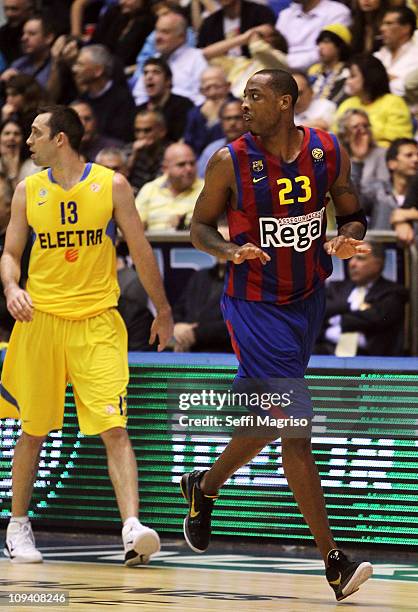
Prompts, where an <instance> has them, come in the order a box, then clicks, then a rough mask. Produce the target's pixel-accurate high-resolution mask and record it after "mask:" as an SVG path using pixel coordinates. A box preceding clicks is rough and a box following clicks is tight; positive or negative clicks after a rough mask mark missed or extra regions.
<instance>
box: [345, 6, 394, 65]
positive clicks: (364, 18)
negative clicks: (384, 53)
mask: <svg viewBox="0 0 418 612" xmlns="http://www.w3.org/2000/svg"><path fill="white" fill-rule="evenodd" d="M389 3H390V0H356V2H355V3H353V9H352V10H353V23H352V25H351V32H352V34H353V40H352V42H351V49H352V51H353V53H355V54H356V55H358V54H360V53H361V54H362V53H374V52H375V51H378V50H379V49H380V47H381V46H382V37H381V34H380V24H381V23H382V19H383V15H384V14H385V11H386V9H387V8H389Z"/></svg>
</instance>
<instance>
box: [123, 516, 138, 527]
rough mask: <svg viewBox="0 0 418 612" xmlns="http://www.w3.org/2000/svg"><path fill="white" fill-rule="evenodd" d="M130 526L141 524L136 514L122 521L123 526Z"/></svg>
mask: <svg viewBox="0 0 418 612" xmlns="http://www.w3.org/2000/svg"><path fill="white" fill-rule="evenodd" d="M128 525H129V526H130V527H137V526H141V523H140V522H139V519H138V517H137V516H129V517H128V518H127V519H126V521H124V523H123V526H124V527H126V526H128Z"/></svg>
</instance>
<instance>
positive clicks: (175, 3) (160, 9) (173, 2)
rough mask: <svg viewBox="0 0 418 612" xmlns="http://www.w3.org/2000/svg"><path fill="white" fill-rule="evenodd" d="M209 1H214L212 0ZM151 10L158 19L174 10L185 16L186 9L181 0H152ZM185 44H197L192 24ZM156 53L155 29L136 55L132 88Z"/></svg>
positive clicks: (189, 45) (191, 45) (131, 80)
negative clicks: (180, 2) (148, 60)
mask: <svg viewBox="0 0 418 612" xmlns="http://www.w3.org/2000/svg"><path fill="white" fill-rule="evenodd" d="M205 1H206V0H205ZM207 1H209V2H212V0H207ZM151 11H152V13H153V15H154V17H155V18H156V19H158V17H161V15H165V14H166V13H172V12H174V13H175V12H178V13H179V14H180V15H182V16H183V17H185V11H184V9H183V7H180V6H179V0H157V1H155V0H154V1H152V0H151ZM186 19H187V17H186ZM197 29H198V28H196V31H197ZM185 44H186V46H187V47H195V46H196V35H195V31H194V30H193V28H192V27H190V25H188V27H187V32H186V43H185ZM156 55H158V51H157V47H156V46H155V30H153V31H152V32H151V34H148V36H147V38H146V40H145V43H144V46H143V47H142V49H141V51H140V52H139V53H138V55H137V57H136V66H134V73H133V75H132V77H131V79H130V81H129V85H130V87H131V88H132V87H134V85H135V83H136V82H137V80H138V79H139V77H140V76H141V73H142V70H143V67H144V65H145V61H146V60H147V59H149V58H150V57H156Z"/></svg>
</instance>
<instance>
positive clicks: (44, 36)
mask: <svg viewBox="0 0 418 612" xmlns="http://www.w3.org/2000/svg"><path fill="white" fill-rule="evenodd" d="M54 39H55V28H54V24H53V23H52V21H51V20H50V18H49V17H48V16H47V15H42V14H41V13H37V14H34V15H32V17H30V18H29V19H28V20H27V21H25V23H24V26H23V33H22V39H21V47H22V51H23V55H22V56H20V57H18V58H17V59H16V60H14V61H13V62H12V64H11V65H10V68H8V69H6V70H5V71H4V72H3V74H2V75H1V80H2V81H5V82H7V81H8V80H9V78H10V77H11V76H13V75H15V74H18V73H23V74H30V75H32V76H33V77H35V78H36V80H37V81H38V83H39V84H40V85H41V86H42V87H44V88H46V86H47V82H48V79H49V75H50V72H51V47H52V43H53V42H54Z"/></svg>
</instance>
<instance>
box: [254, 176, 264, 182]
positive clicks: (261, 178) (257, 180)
mask: <svg viewBox="0 0 418 612" xmlns="http://www.w3.org/2000/svg"><path fill="white" fill-rule="evenodd" d="M265 178H267V177H266V176H260V178H255V177H254V178H253V183H258V182H260V181H262V180H263V179H265Z"/></svg>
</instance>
